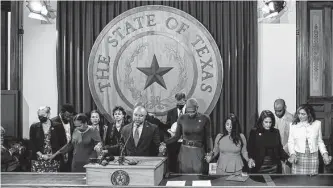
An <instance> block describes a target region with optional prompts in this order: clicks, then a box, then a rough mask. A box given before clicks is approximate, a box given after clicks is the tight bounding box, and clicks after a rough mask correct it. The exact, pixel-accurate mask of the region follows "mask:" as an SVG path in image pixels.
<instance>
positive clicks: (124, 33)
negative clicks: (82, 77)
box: [88, 5, 223, 121]
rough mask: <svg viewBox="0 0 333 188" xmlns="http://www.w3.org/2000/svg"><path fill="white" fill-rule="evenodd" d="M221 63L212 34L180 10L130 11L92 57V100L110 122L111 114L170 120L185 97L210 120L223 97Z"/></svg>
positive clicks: (147, 8) (112, 25)
mask: <svg viewBox="0 0 333 188" xmlns="http://www.w3.org/2000/svg"><path fill="white" fill-rule="evenodd" d="M222 73H223V67H222V58H221V55H220V52H219V49H218V47H217V45H216V43H215V40H214V39H213V37H212V36H211V34H210V33H209V32H208V30H207V29H206V28H205V27H204V26H203V25H202V24H201V23H200V22H199V21H198V20H196V19H195V18H194V17H192V16H191V15H189V14H187V13H185V12H183V11H181V10H178V9H176V8H172V7H168V6H160V5H148V6H142V7H137V8H134V9H131V10H128V11H126V12H124V13H122V14H121V15H119V16H117V17H116V18H114V19H113V20H112V21H111V22H110V23H108V24H107V25H106V26H105V28H104V29H103V30H102V32H101V33H100V34H99V36H98V37H97V39H96V41H95V43H94V45H93V48H92V50H91V53H90V57H89V65H88V80H89V87H90V90H91V93H92V96H93V98H94V100H95V102H96V104H97V106H98V108H99V109H100V110H101V111H102V112H103V114H104V115H106V117H107V118H108V120H109V121H110V120H111V119H112V118H111V114H112V109H113V108H114V107H115V106H118V105H120V106H123V107H124V108H125V109H127V110H130V109H133V107H134V105H135V104H136V103H138V102H141V103H143V104H144V105H145V107H146V108H147V110H148V112H152V113H155V114H156V115H158V116H162V115H165V114H166V113H167V111H169V110H170V109H172V108H174V107H175V104H176V99H175V94H176V93H179V92H184V93H185V94H186V95H187V98H190V97H194V98H196V99H197V100H198V103H199V112H201V113H205V114H209V113H210V112H211V111H212V110H213V108H214V106H215V104H216V102H217V100H218V99H219V97H220V94H221V88H222V79H223V75H222Z"/></svg>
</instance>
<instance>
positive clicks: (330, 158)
mask: <svg viewBox="0 0 333 188" xmlns="http://www.w3.org/2000/svg"><path fill="white" fill-rule="evenodd" d="M323 161H324V164H325V165H328V164H330V163H331V161H332V156H328V154H327V153H325V154H324V155H323Z"/></svg>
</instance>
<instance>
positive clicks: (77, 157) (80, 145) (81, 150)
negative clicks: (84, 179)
mask: <svg viewBox="0 0 333 188" xmlns="http://www.w3.org/2000/svg"><path fill="white" fill-rule="evenodd" d="M87 122H88V117H87V116H86V115H84V114H78V115H76V116H75V117H74V126H75V127H76V128H75V130H74V132H73V135H72V140H71V141H70V142H69V143H68V144H66V145H65V146H64V147H62V148H61V149H60V150H58V151H57V152H56V153H55V154H53V155H52V156H51V157H50V159H51V160H52V159H53V158H54V157H55V156H57V155H58V154H64V153H67V152H69V151H71V150H73V160H72V168H71V169H72V172H85V168H84V167H83V166H84V165H86V164H88V163H89V158H97V153H100V152H101V149H102V142H101V137H100V135H99V132H98V131H97V130H96V129H94V128H91V127H90V126H88V124H87Z"/></svg>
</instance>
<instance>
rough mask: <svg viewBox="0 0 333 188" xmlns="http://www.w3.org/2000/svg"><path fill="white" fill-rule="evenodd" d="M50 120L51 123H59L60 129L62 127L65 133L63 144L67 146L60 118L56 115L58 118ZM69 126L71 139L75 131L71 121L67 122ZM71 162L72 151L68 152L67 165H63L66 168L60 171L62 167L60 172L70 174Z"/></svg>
mask: <svg viewBox="0 0 333 188" xmlns="http://www.w3.org/2000/svg"><path fill="white" fill-rule="evenodd" d="M51 120H52V121H53V122H55V123H60V124H61V127H62V129H63V130H64V133H65V141H66V142H65V143H66V144H67V137H66V131H65V128H64V125H63V124H62V121H61V119H60V116H59V115H58V116H56V117H54V118H52V119H51ZM69 125H70V130H71V138H72V136H73V132H74V129H75V127H74V123H73V121H70V122H69ZM66 144H65V145H66ZM72 160H73V151H70V152H68V161H67V162H66V163H67V164H66V165H64V168H66V169H65V170H64V169H62V168H63V167H61V169H60V170H61V171H65V172H67V171H69V172H70V171H71V170H70V168H71V164H72Z"/></svg>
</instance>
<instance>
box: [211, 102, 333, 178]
mask: <svg viewBox="0 0 333 188" xmlns="http://www.w3.org/2000/svg"><path fill="white" fill-rule="evenodd" d="M281 105H282V106H281ZM274 108H275V111H276V115H277V121H278V124H279V126H280V127H277V128H275V125H276V119H275V116H274V114H273V113H272V112H271V111H269V110H265V111H263V112H262V113H261V114H260V117H259V119H258V121H257V125H256V127H255V128H253V129H252V130H251V132H250V136H249V140H248V145H247V147H246V140H245V137H244V135H243V134H241V133H240V131H239V130H240V128H239V122H238V119H237V117H236V116H235V115H234V114H231V115H230V116H229V117H228V118H227V120H226V122H225V126H224V127H223V131H222V133H220V134H218V135H217V136H216V139H215V144H214V150H213V152H212V153H211V154H210V155H208V156H206V161H207V162H210V161H211V160H212V159H213V158H215V157H217V156H219V157H218V162H217V174H228V173H240V172H241V171H242V169H243V161H242V159H241V157H243V159H244V160H245V161H247V163H248V167H249V168H250V172H252V173H263V174H265V173H282V172H284V173H287V169H286V168H288V166H289V165H290V164H288V163H291V165H292V171H291V173H292V174H317V173H318V168H319V158H318V150H319V152H320V153H321V155H322V157H323V160H324V164H325V165H328V164H329V163H331V159H332V158H331V157H330V156H329V155H328V152H327V150H326V147H325V144H324V142H323V140H322V133H321V122H320V121H318V120H315V114H314V110H313V108H312V107H311V106H310V105H307V104H305V105H301V106H300V107H299V108H298V109H297V111H296V113H295V115H294V117H290V114H289V113H286V112H285V104H284V101H283V100H281V99H280V100H277V101H276V102H275V106H274ZM281 109H282V110H281ZM289 121H290V124H289ZM280 130H282V131H281V132H282V134H284V136H281V134H280ZM281 162H282V163H281Z"/></svg>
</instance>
